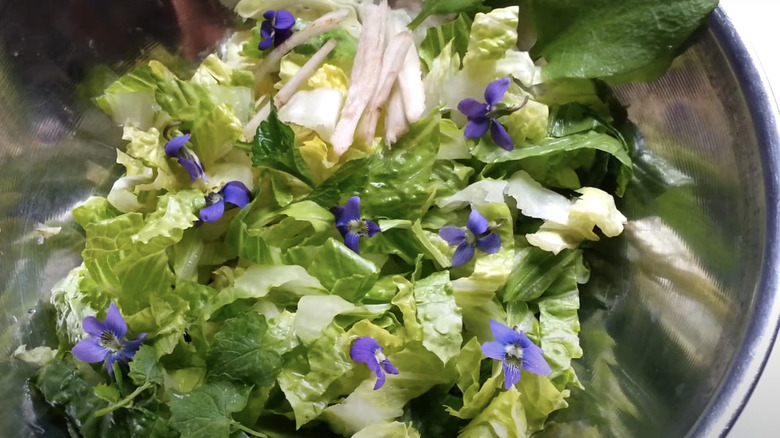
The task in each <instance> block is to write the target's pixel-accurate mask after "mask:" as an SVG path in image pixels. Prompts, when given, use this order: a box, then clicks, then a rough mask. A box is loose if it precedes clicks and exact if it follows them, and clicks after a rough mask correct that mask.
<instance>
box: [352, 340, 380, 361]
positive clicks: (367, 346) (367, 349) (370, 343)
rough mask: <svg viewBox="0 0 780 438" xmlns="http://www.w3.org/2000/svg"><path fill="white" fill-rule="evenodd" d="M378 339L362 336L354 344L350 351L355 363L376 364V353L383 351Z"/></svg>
mask: <svg viewBox="0 0 780 438" xmlns="http://www.w3.org/2000/svg"><path fill="white" fill-rule="evenodd" d="M381 348H382V347H380V346H379V343H378V342H377V341H376V339H374V338H372V337H369V336H361V337H359V338H357V339H355V342H353V343H352V348H350V350H349V357H351V358H352V360H354V361H355V362H361V363H369V362H376V354H375V353H376V351H377V350H379V349H381Z"/></svg>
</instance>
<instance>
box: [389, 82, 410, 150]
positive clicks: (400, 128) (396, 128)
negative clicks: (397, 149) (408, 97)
mask: <svg viewBox="0 0 780 438" xmlns="http://www.w3.org/2000/svg"><path fill="white" fill-rule="evenodd" d="M408 131H409V123H407V121H406V114H405V113H404V98H403V96H401V90H399V87H398V83H397V82H396V84H395V86H394V87H393V91H392V92H391V93H390V99H389V100H388V102H387V110H386V111H385V143H386V144H387V145H388V146H390V145H392V144H393V143H395V142H396V141H398V139H399V138H401V136H402V135H404V134H406V133H407V132H408Z"/></svg>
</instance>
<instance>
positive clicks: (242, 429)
mask: <svg viewBox="0 0 780 438" xmlns="http://www.w3.org/2000/svg"><path fill="white" fill-rule="evenodd" d="M233 425H234V426H236V427H237V428H238V429H239V430H241V431H242V432H246V433H248V434H249V435H252V436H258V437H260V438H268V435H266V434H264V433H260V432H256V431H254V430H252V429H250V428H248V427H246V426H244V425H243V424H241V423H239V422H237V421H234V422H233Z"/></svg>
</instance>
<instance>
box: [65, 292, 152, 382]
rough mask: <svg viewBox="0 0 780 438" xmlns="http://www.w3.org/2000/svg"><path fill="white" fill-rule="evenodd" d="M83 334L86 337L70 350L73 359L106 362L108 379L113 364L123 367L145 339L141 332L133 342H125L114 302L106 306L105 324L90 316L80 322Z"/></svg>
mask: <svg viewBox="0 0 780 438" xmlns="http://www.w3.org/2000/svg"><path fill="white" fill-rule="evenodd" d="M81 326H82V327H83V328H84V331H85V332H87V333H88V334H89V335H90V337H88V338H84V339H82V340H80V341H79V342H78V343H77V344H76V345H75V346H74V347H73V349H72V350H71V352H73V355H74V356H76V359H78V360H80V361H82V362H86V363H98V362H102V361H104V360H105V361H106V369H107V370H108V374H109V375H110V376H113V375H114V362H116V361H120V362H123V363H125V364H127V363H128V362H129V361H130V360H132V358H133V356H135V353H136V352H137V351H138V349H139V348H140V347H141V344H142V343H143V342H144V340H145V339H146V333H141V334H139V335H138V337H137V338H135V340H133V341H126V340H125V335H126V334H127V323H125V320H124V319H123V318H122V314H121V313H119V309H117V308H116V306H115V305H114V303H111V305H109V306H108V311H106V319H105V321H100V320H98V319H97V318H95V317H94V316H88V317H86V318H84V321H83V322H82V323H81Z"/></svg>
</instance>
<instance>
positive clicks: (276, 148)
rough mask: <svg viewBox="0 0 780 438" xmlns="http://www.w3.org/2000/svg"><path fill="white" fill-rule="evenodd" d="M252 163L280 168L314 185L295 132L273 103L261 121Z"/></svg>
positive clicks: (256, 134)
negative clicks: (286, 123)
mask: <svg viewBox="0 0 780 438" xmlns="http://www.w3.org/2000/svg"><path fill="white" fill-rule="evenodd" d="M252 165H253V166H265V167H270V168H272V169H278V170H282V171H285V172H287V173H289V174H290V175H293V176H294V177H296V178H298V179H300V180H301V181H303V182H305V183H306V184H308V185H313V177H312V173H311V169H310V168H309V165H308V164H306V161H304V159H303V156H302V155H301V152H300V151H299V150H298V147H297V146H296V145H295V133H294V132H293V130H292V128H290V127H289V126H287V125H285V124H284V123H283V122H282V121H281V120H279V117H278V116H277V113H276V107H275V106H274V104H273V103H271V114H269V116H268V119H267V120H264V121H263V122H261V123H260V126H259V127H258V128H257V132H256V133H255V140H254V143H253V144H252Z"/></svg>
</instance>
